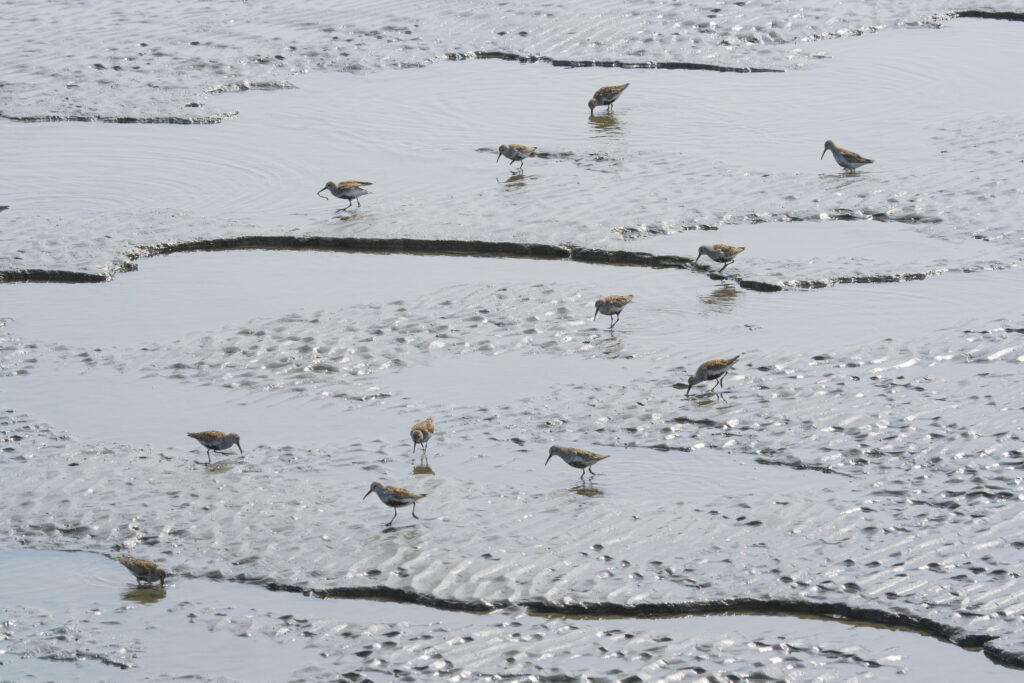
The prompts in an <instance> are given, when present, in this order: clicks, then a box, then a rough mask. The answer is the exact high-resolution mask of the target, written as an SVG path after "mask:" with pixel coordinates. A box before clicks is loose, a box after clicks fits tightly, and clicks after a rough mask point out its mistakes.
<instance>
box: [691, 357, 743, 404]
mask: <svg viewBox="0 0 1024 683" xmlns="http://www.w3.org/2000/svg"><path fill="white" fill-rule="evenodd" d="M739 359H740V357H739V356H733V357H732V358H725V359H722V360H709V361H706V362H704V363H701V364H700V367H699V368H697V372H695V373H693V374H692V375H690V379H688V380H686V395H687V396H689V395H690V389H692V388H693V387H694V386H696V385H698V384H700V383H701V382H710V381H711V380H713V379H716V380H718V383H717V385H716V386H722V380H724V379H725V374H726V373H727V372H729V369H730V368H731V367H732V366H733V364H734V363H735V362H736V361H738V360H739ZM714 389H715V387H711V390H712V391H714Z"/></svg>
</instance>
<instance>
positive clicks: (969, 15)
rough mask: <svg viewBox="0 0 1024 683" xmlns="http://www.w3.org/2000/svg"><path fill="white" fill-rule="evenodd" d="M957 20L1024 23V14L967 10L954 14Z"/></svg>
mask: <svg viewBox="0 0 1024 683" xmlns="http://www.w3.org/2000/svg"><path fill="white" fill-rule="evenodd" d="M952 16H953V17H955V18H957V19H1002V20H1004V21H1024V12H993V11H990V10H982V9H965V10H958V11H956V12H953V14H952Z"/></svg>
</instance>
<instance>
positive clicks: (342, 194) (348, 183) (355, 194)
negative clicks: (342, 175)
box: [316, 180, 373, 209]
mask: <svg viewBox="0 0 1024 683" xmlns="http://www.w3.org/2000/svg"><path fill="white" fill-rule="evenodd" d="M363 185H373V183H368V182H366V181H365V180H342V181H339V182H337V183H336V182H334V181H332V180H328V181H327V184H326V185H324V186H323V187H321V188H320V192H323V191H324V190H329V191H330V193H331V194H333V195H334V196H335V197H337V198H338V199H347V200H348V205H347V206H345V208H346V209H347V208H349V207H350V206H352V200H353V199H354V200H355V202H356V206H362V204H360V203H359V198H360V197H362V196H363V195H364V194H370V191H369V190H366V189H363ZM320 192H317V193H316V194H317V196H318V197H322V198H323V199H327V197H324V196H323V195H322V194H320Z"/></svg>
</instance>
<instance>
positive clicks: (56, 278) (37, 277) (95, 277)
mask: <svg viewBox="0 0 1024 683" xmlns="http://www.w3.org/2000/svg"><path fill="white" fill-rule="evenodd" d="M124 270H131V268H129V267H125V268H124ZM110 279H111V278H110V276H109V275H102V274H100V273H75V272H73V271H70V270H42V269H39V268H30V269H27V270H2V271H0V282H54V283H64V284H77V283H83V282H107V281H108V280H110Z"/></svg>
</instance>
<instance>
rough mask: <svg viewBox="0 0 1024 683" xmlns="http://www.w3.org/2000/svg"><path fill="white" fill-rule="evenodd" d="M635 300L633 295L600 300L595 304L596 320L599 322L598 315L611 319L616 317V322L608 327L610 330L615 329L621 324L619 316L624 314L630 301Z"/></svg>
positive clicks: (608, 297) (607, 297)
mask: <svg viewBox="0 0 1024 683" xmlns="http://www.w3.org/2000/svg"><path fill="white" fill-rule="evenodd" d="M632 300H633V295H632V294H630V295H629V296H606V297H604V298H601V299H598V300H597V301H595V302H594V320H597V314H598V313H601V314H602V315H606V316H608V317H609V318H610V317H612V316H615V320H614V321H612V324H611V325H609V326H608V329H609V330H610V329H612V328H613V327H615V324H616V323H617V322H619V314H620V313H622V309H623V308H625V307H626V304H628V303H629V302H630V301H632Z"/></svg>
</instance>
